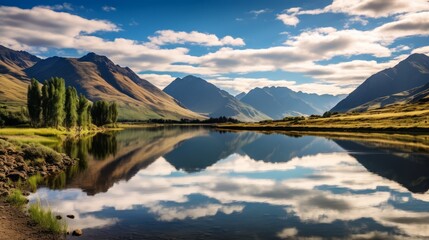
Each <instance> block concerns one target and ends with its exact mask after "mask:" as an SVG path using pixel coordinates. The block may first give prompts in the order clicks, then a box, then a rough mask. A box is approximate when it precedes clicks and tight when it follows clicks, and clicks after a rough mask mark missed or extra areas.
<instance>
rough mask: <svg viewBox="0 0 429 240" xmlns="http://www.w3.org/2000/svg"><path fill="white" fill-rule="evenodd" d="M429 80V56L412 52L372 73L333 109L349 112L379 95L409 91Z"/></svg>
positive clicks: (334, 110)
mask: <svg viewBox="0 0 429 240" xmlns="http://www.w3.org/2000/svg"><path fill="white" fill-rule="evenodd" d="M428 82H429V57H428V56H426V55H424V54H412V55H410V56H409V57H408V58H407V59H405V60H403V61H401V62H400V63H398V64H397V65H396V66H395V67H393V68H389V69H385V70H383V71H381V72H378V73H376V74H374V75H372V76H371V77H370V78H368V79H367V80H365V82H363V83H362V84H361V85H360V86H359V87H358V88H356V90H354V91H353V92H352V93H350V95H349V96H348V97H346V98H345V99H344V100H342V101H341V102H339V103H338V104H337V105H336V106H335V107H334V108H332V110H331V111H332V112H347V111H349V110H351V109H353V108H356V107H358V106H361V105H363V104H365V103H368V102H370V101H373V100H375V99H377V98H379V97H383V96H389V95H392V94H396V93H399V92H403V91H407V90H410V89H413V88H416V87H420V86H423V85H424V84H426V83H428ZM391 100H392V98H391Z"/></svg>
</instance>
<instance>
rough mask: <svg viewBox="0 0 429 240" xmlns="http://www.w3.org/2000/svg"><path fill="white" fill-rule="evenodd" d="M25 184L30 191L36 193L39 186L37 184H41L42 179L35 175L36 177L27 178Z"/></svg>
mask: <svg viewBox="0 0 429 240" xmlns="http://www.w3.org/2000/svg"><path fill="white" fill-rule="evenodd" d="M27 182H28V185H29V186H30V189H31V190H32V191H36V190H37V185H39V183H41V182H43V177H42V176H41V175H40V174H36V175H33V176H31V177H29V178H28V180H27Z"/></svg>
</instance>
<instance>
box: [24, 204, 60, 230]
mask: <svg viewBox="0 0 429 240" xmlns="http://www.w3.org/2000/svg"><path fill="white" fill-rule="evenodd" d="M28 213H29V216H30V218H31V219H32V220H33V221H35V222H36V223H37V224H38V225H39V226H41V227H42V228H44V229H46V230H48V231H51V232H54V233H65V232H66V231H67V223H66V222H65V221H64V220H63V221H61V220H57V219H56V217H55V215H54V214H53V213H52V211H51V209H50V208H43V207H42V206H41V204H40V202H37V203H32V204H30V207H29V208H28Z"/></svg>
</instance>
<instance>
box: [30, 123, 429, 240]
mask: <svg viewBox="0 0 429 240" xmlns="http://www.w3.org/2000/svg"><path fill="white" fill-rule="evenodd" d="M63 151H65V152H67V153H68V154H70V155H72V156H75V157H78V158H79V159H80V161H79V164H77V165H76V166H74V167H73V168H72V169H69V171H68V172H67V173H65V174H62V175H60V176H58V177H56V178H54V179H50V181H49V183H47V184H46V185H45V186H42V187H40V188H39V189H38V190H37V192H36V193H34V194H32V195H31V199H32V201H35V200H36V199H41V202H42V203H44V204H49V206H50V207H51V208H52V209H53V211H54V212H56V213H59V214H64V215H65V214H74V215H75V216H76V218H75V219H74V220H68V225H69V228H70V229H74V228H81V229H83V231H84V235H83V236H82V237H80V239H287V238H294V239H296V238H328V239H333V238H339V239H344V238H382V239H383V238H386V239H392V238H398V239H404V238H410V239H416V238H429V194H428V193H427V190H428V189H429V155H427V153H424V152H418V151H416V150H407V149H406V148H398V147H392V146H389V145H386V144H379V143H374V142H359V141H347V140H330V139H327V138H323V137H314V136H288V135H284V134H261V133H256V132H234V133H231V132H219V131H213V130H209V129H205V128H158V129H129V130H125V131H121V132H116V133H112V134H98V135H96V136H95V137H93V138H87V139H82V140H79V141H67V142H65V143H64V146H63Z"/></svg>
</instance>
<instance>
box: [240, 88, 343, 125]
mask: <svg viewBox="0 0 429 240" xmlns="http://www.w3.org/2000/svg"><path fill="white" fill-rule="evenodd" d="M343 98H344V95H339V96H333V95H328V94H324V95H317V94H309V93H303V92H295V91H292V90H291V89H289V88H287V87H264V88H254V89H252V90H251V91H250V92H249V93H247V94H246V95H244V96H243V97H242V98H241V101H242V102H244V103H247V104H249V105H251V106H252V107H254V108H256V109H257V110H259V111H261V112H263V113H265V114H266V115H268V116H269V117H271V118H273V119H282V118H284V117H285V116H300V115H311V114H323V113H324V112H325V111H328V110H329V109H330V108H332V107H333V106H334V105H335V104H337V103H338V102H339V101H340V100H341V99H343Z"/></svg>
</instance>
